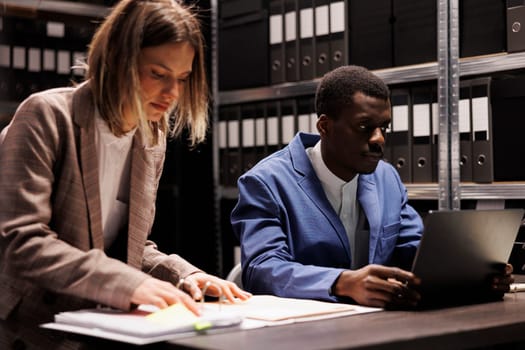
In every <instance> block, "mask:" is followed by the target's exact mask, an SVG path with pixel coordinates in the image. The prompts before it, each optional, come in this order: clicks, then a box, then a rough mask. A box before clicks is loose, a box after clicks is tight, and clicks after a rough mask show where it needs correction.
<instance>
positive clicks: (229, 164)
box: [219, 105, 242, 187]
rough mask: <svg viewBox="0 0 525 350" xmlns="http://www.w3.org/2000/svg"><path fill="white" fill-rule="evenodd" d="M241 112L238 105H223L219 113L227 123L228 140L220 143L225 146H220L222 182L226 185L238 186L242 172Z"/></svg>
mask: <svg viewBox="0 0 525 350" xmlns="http://www.w3.org/2000/svg"><path fill="white" fill-rule="evenodd" d="M240 113H241V111H240V106H238V105H231V106H223V107H221V109H220V113H219V118H220V120H221V122H224V123H225V124H223V125H225V131H224V132H223V133H224V134H225V135H223V136H225V138H226V140H225V141H226V142H222V141H220V144H222V146H225V147H220V162H221V175H222V176H221V178H222V180H221V182H222V183H223V185H224V186H231V187H235V186H237V179H238V178H239V175H240V174H241V168H242V159H241V148H240V146H241V144H240V134H241V128H240V116H241V114H240ZM219 127H220V126H219ZM220 133H221V132H220Z"/></svg>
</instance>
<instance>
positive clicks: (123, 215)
mask: <svg viewBox="0 0 525 350" xmlns="http://www.w3.org/2000/svg"><path fill="white" fill-rule="evenodd" d="M95 120H96V121H95V125H96V132H95V142H96V145H97V155H98V173H99V184H100V205H101V211H102V231H103V232H104V247H105V249H107V248H109V247H110V246H111V244H112V243H113V242H114V240H115V238H116V237H117V235H118V233H119V231H120V230H121V229H122V228H123V227H124V226H125V225H126V224H127V219H128V208H129V188H130V183H129V182H130V171H131V152H130V151H131V145H132V143H133V135H134V134H135V131H136V130H137V129H136V128H135V129H133V130H131V131H130V132H128V133H126V134H125V135H123V136H121V137H117V136H115V135H113V133H112V132H111V131H110V129H109V126H108V125H107V123H106V122H105V121H104V120H103V119H102V118H101V117H100V115H99V114H98V113H97V116H96V118H95Z"/></svg>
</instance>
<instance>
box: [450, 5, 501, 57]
mask: <svg viewBox="0 0 525 350" xmlns="http://www.w3.org/2000/svg"><path fill="white" fill-rule="evenodd" d="M505 35H506V34H505V1H500V0H498V1H494V0H461V1H459V56H460V57H471V56H479V55H487V54H491V53H497V52H504V51H505V50H506V45H505V40H506V38H505Z"/></svg>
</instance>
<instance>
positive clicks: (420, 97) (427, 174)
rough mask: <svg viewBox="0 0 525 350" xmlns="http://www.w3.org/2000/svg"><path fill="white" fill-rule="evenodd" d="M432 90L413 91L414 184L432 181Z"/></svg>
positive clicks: (417, 89)
mask: <svg viewBox="0 0 525 350" xmlns="http://www.w3.org/2000/svg"><path fill="white" fill-rule="evenodd" d="M431 94H432V90H431V88H430V86H424V87H417V88H414V89H412V101H413V103H412V162H411V163H412V182H431V181H432V163H433V161H434V160H433V159H432V147H431V132H432V130H431V129H432V128H431V123H432V95H431Z"/></svg>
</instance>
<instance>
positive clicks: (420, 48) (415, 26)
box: [393, 0, 437, 66]
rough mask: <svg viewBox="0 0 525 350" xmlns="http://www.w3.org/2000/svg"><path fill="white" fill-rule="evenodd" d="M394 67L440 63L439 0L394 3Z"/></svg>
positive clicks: (394, 1) (398, 0)
mask: <svg viewBox="0 0 525 350" xmlns="http://www.w3.org/2000/svg"><path fill="white" fill-rule="evenodd" d="M393 5H394V6H393V9H394V10H393V15H394V17H393V23H394V24H393V30H394V36H393V37H394V65H395V66H405V65H410V64H417V63H425V62H435V61H436V60H437V4H436V0H393Z"/></svg>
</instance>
